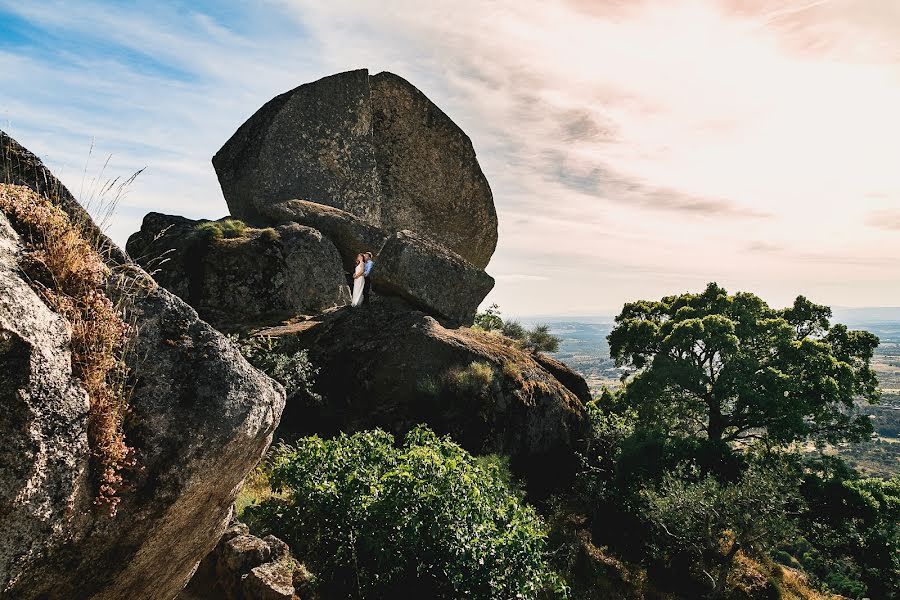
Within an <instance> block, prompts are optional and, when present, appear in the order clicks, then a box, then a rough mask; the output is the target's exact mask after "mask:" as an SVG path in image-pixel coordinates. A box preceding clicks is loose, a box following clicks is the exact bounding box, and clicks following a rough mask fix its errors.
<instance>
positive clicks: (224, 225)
mask: <svg viewBox="0 0 900 600" xmlns="http://www.w3.org/2000/svg"><path fill="white" fill-rule="evenodd" d="M197 233H198V234H199V235H200V236H201V237H203V238H205V239H207V240H221V239H226V240H231V239H235V238H240V237H244V236H245V235H246V234H247V225H246V224H245V223H244V222H243V221H240V220H238V219H225V220H222V221H206V222H205V223H200V224H199V225H197Z"/></svg>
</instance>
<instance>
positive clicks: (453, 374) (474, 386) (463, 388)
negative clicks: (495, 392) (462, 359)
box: [447, 361, 494, 397]
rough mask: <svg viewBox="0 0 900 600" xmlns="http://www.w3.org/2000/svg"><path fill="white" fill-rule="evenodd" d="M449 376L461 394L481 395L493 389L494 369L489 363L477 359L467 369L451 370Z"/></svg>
mask: <svg viewBox="0 0 900 600" xmlns="http://www.w3.org/2000/svg"><path fill="white" fill-rule="evenodd" d="M447 377H448V379H449V381H450V383H451V384H452V386H453V388H454V389H455V390H456V391H457V392H459V393H460V394H462V395H465V396H473V397H481V396H484V395H485V394H487V393H488V392H490V391H491V387H492V386H493V384H494V369H493V367H491V365H490V364H489V363H486V362H484V361H475V362H472V363H470V364H469V366H468V367H466V368H465V369H460V370H451V371H450V372H449V373H448V375H447Z"/></svg>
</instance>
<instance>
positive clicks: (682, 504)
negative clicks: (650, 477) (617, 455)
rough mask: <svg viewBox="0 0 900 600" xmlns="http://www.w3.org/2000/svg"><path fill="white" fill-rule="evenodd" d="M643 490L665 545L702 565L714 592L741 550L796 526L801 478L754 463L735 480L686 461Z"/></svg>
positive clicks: (755, 549)
mask: <svg viewBox="0 0 900 600" xmlns="http://www.w3.org/2000/svg"><path fill="white" fill-rule="evenodd" d="M642 495H643V497H644V499H645V500H646V502H647V512H648V517H649V518H650V520H651V521H652V522H653V523H655V524H656V525H657V526H658V527H659V538H658V544H659V545H660V547H661V548H663V549H664V550H666V551H668V552H670V553H671V555H681V556H683V557H687V558H688V559H689V560H690V561H691V564H694V565H696V566H697V567H699V568H701V570H702V572H703V574H704V575H706V577H707V578H708V579H709V584H710V587H711V589H712V593H711V597H713V598H719V597H721V596H722V594H723V592H724V590H725V582H726V580H727V577H728V573H729V570H730V569H731V567H732V565H733V564H734V558H735V556H736V554H737V552H738V551H739V550H740V551H743V553H744V554H746V555H748V556H752V555H754V554H756V555H761V554H763V553H764V552H765V551H766V550H768V549H769V548H771V547H772V546H773V545H774V544H776V543H779V542H781V541H783V540H784V539H786V538H787V537H788V535H789V534H790V533H791V532H792V531H793V525H792V523H791V521H790V520H789V518H788V510H789V508H790V506H791V505H792V503H794V502H796V500H797V492H796V478H795V477H794V476H791V475H790V474H788V473H787V472H786V470H783V469H780V468H776V467H773V466H763V465H757V464H753V465H751V466H750V468H749V469H748V470H747V471H746V472H745V473H744V474H743V476H742V477H741V478H740V479H739V480H738V481H736V482H733V483H722V482H720V481H718V480H716V479H715V478H714V477H713V476H711V475H701V474H700V473H699V472H698V471H697V470H696V469H691V468H687V467H685V468H681V469H679V470H677V471H675V472H674V473H669V474H666V475H665V476H664V477H663V480H662V483H661V484H660V485H659V486H658V487H656V488H651V487H646V488H645V489H644V490H643V492H642Z"/></svg>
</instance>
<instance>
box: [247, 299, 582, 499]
mask: <svg viewBox="0 0 900 600" xmlns="http://www.w3.org/2000/svg"><path fill="white" fill-rule="evenodd" d="M261 333H263V334H266V335H277V336H283V337H282V340H283V343H284V348H285V349H286V351H294V350H295V349H296V348H305V349H307V350H308V351H309V357H310V360H311V361H312V363H313V364H315V365H316V366H317V367H319V373H318V375H317V376H316V380H315V391H316V392H317V393H318V394H320V395H321V396H322V399H321V400H308V399H307V398H305V397H304V395H303V394H302V392H301V393H298V394H297V395H295V396H292V397H291V398H289V399H288V405H287V407H286V408H285V413H284V415H283V417H282V422H281V426H280V428H279V431H278V435H279V436H281V437H285V438H292V437H296V436H299V435H307V434H311V433H319V434H323V435H329V434H333V433H335V432H337V431H352V430H362V429H370V428H372V427H382V428H385V429H387V430H389V431H392V432H394V433H400V434H402V433H405V432H406V431H407V430H409V429H410V428H412V427H414V426H416V425H417V424H419V423H426V424H428V425H429V426H430V427H431V428H433V429H434V430H436V431H437V432H439V433H441V434H450V435H451V436H452V437H453V439H454V440H456V441H457V442H459V443H460V444H461V445H462V446H463V447H465V448H466V449H467V450H469V451H472V452H477V453H488V452H498V453H501V454H505V455H507V456H509V457H510V459H511V467H512V468H513V470H514V471H516V472H518V473H519V474H521V475H523V476H524V477H525V479H526V481H527V482H528V486H529V489H530V491H531V492H532V493H534V494H536V495H538V496H540V495H543V494H546V493H549V492H550V491H551V490H554V489H559V488H560V486H562V485H564V484H565V483H566V482H568V481H569V479H570V477H571V476H572V475H573V473H574V472H575V469H576V467H577V465H576V458H575V457H576V455H575V451H576V450H577V449H579V448H580V447H581V444H582V442H583V441H584V440H586V439H587V433H588V429H587V427H588V425H587V420H586V417H585V412H584V407H583V405H582V403H581V401H580V400H579V399H578V398H577V397H576V396H575V394H573V393H572V392H571V391H569V390H568V389H567V388H566V387H564V386H563V385H561V384H560V383H559V382H558V381H557V380H556V379H555V378H554V377H553V376H552V375H551V374H550V373H548V372H547V371H546V370H545V369H544V368H543V367H541V365H540V364H539V363H538V362H537V361H536V360H535V358H534V357H533V356H532V355H531V354H529V353H526V352H522V351H520V350H518V349H516V348H515V347H513V346H512V345H510V344H509V343H508V341H507V340H505V339H504V338H502V337H500V336H496V335H491V334H486V333H481V332H477V331H474V330H472V329H468V328H459V329H446V328H444V327H442V326H441V325H440V324H439V323H438V322H437V321H436V320H434V319H433V318H431V317H429V316H427V315H425V314H423V313H421V312H418V311H415V310H410V308H409V307H406V306H398V305H396V304H395V303H392V302H388V301H384V302H379V303H377V304H374V305H371V306H369V307H368V308H367V309H366V310H360V311H340V310H339V311H330V312H328V313H326V314H324V315H322V316H320V317H318V318H316V319H314V320H311V321H304V322H301V323H297V324H294V325H290V326H283V327H277V328H270V329H266V330H264V331H263V332H261ZM290 343H293V344H296V347H295V348H292V347H291V345H290Z"/></svg>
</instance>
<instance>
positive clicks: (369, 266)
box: [363, 260, 375, 277]
mask: <svg viewBox="0 0 900 600" xmlns="http://www.w3.org/2000/svg"><path fill="white" fill-rule="evenodd" d="M374 264H375V263H373V262H372V261H371V260H367V261H366V266H365V268H364V269H363V277H368V276H369V273H371V272H372V266H373V265H374Z"/></svg>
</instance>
